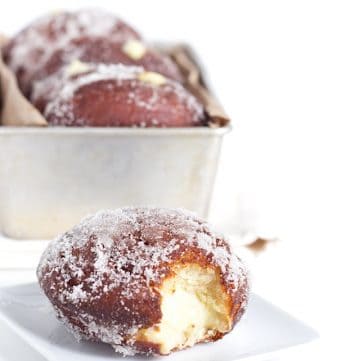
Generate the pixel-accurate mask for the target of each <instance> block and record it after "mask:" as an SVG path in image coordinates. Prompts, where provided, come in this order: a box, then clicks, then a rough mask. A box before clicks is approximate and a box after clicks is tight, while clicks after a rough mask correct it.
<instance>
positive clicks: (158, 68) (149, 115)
mask: <svg viewBox="0 0 360 361" xmlns="http://www.w3.org/2000/svg"><path fill="white" fill-rule="evenodd" d="M3 55H4V60H5V62H6V63H7V65H8V66H9V67H10V68H11V69H12V70H13V71H14V73H15V75H16V77H17V79H18V84H19V87H20V89H21V90H22V92H23V93H24V95H25V96H26V97H27V98H28V99H29V100H30V101H31V102H32V103H33V104H34V105H35V106H36V107H37V108H38V109H39V110H40V112H42V114H43V115H44V116H45V118H46V119H47V121H48V123H49V124H50V125H62V126H135V127H186V126H201V125H206V116H205V112H204V108H203V106H202V104H201V103H200V102H199V100H198V99H196V98H195V97H194V95H192V94H191V93H190V92H189V91H188V90H187V89H186V88H185V87H184V84H183V77H182V74H181V72H180V70H179V68H178V67H177V65H176V64H175V63H174V62H173V60H172V59H171V58H170V57H169V56H168V55H166V54H164V53H161V52H159V51H157V50H155V49H153V48H151V47H149V46H148V45H146V43H145V42H144V41H143V40H142V37H141V36H140V35H139V33H138V32H137V31H136V30H134V29H133V28H132V27H131V26H129V25H128V24H126V23H125V22H123V21H122V20H121V19H119V18H118V17H116V16H114V15H112V14H109V13H106V12H103V11H99V10H98V9H96V10H92V9H89V10H79V11H76V12H59V13H54V14H51V15H47V16H44V17H42V18H40V19H38V20H36V21H35V22H33V23H31V24H30V25H29V26H27V27H26V28H24V29H23V30H22V31H20V32H19V33H18V34H17V35H16V36H14V37H13V38H12V39H11V40H10V41H9V43H8V44H7V45H6V46H5V48H4V49H3Z"/></svg>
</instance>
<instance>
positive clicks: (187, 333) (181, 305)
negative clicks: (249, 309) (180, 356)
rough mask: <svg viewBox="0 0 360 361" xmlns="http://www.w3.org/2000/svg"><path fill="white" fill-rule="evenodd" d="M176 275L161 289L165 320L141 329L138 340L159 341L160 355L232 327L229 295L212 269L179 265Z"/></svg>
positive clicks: (157, 342)
mask: <svg viewBox="0 0 360 361" xmlns="http://www.w3.org/2000/svg"><path fill="white" fill-rule="evenodd" d="M174 271H175V276H173V277H171V278H169V279H166V280H165V281H164V283H163V284H162V286H161V288H160V290H159V291H160V294H161V296H162V303H161V312H162V319H161V321H160V323H159V324H157V325H155V326H152V327H150V328H148V329H143V330H140V332H139V333H138V336H137V339H138V340H139V341H147V342H151V343H155V344H158V345H159V347H160V353H161V354H168V353H170V352H171V351H172V350H173V349H182V348H185V347H189V346H193V345H194V344H195V343H197V342H200V341H204V340H207V339H208V338H211V336H213V335H214V334H215V333H216V332H217V331H219V332H227V331H229V330H230V329H231V325H232V322H231V319H230V316H229V312H228V305H227V300H228V296H227V295H226V294H225V292H224V291H223V289H222V287H221V284H220V280H219V276H218V274H217V273H216V271H215V270H214V269H212V268H202V267H200V266H199V265H197V264H190V265H185V266H184V265H182V266H177V267H176V268H175V269H174Z"/></svg>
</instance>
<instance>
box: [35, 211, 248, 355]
mask: <svg viewBox="0 0 360 361" xmlns="http://www.w3.org/2000/svg"><path fill="white" fill-rule="evenodd" d="M189 252H190V253H192V252H193V253H194V254H196V255H197V258H198V259H199V260H200V259H201V258H203V259H205V260H206V263H207V264H208V265H211V266H212V267H215V268H216V269H218V270H219V272H220V275H221V278H222V280H223V282H224V286H225V289H226V290H227V292H228V293H229V294H230V295H231V297H233V299H234V300H237V302H238V303H239V304H240V308H237V311H236V312H238V313H239V314H240V313H242V312H243V311H244V307H245V305H246V297H247V292H246V288H247V273H246V270H245V268H244V266H243V263H242V262H241V260H240V259H239V258H238V257H237V256H236V255H235V254H233V253H232V251H231V249H230V247H229V245H228V243H227V242H226V240H224V238H223V236H221V235H219V234H217V233H216V232H214V231H213V230H212V229H211V227H210V226H209V225H208V224H207V223H206V222H204V221H203V220H201V219H199V218H198V217H196V216H195V215H194V214H193V213H191V212H188V211H184V210H179V209H163V208H122V209H117V210H112V211H101V212H98V213H96V214H95V215H93V216H89V217H87V218H85V219H84V220H83V221H81V222H80V223H79V224H78V225H77V226H75V227H74V228H73V229H72V230H70V231H69V232H66V233H65V234H63V235H61V236H59V237H58V238H56V239H55V240H54V241H52V242H51V243H50V244H49V246H48V247H47V249H46V250H45V252H44V254H43V255H42V258H41V260H40V263H39V266H38V270H37V275H38V278H39V282H40V285H41V287H42V288H43V289H44V291H45V293H46V294H47V296H48V297H49V299H50V300H51V302H52V303H53V304H54V305H55V309H56V310H57V313H58V316H59V318H60V319H61V320H63V321H64V322H65V323H66V325H67V326H68V328H70V329H71V330H72V332H73V333H75V334H76V335H77V336H78V337H79V336H80V337H85V338H88V339H95V340H101V341H103V342H106V343H110V344H112V345H114V347H116V348H117V350H118V351H120V352H122V351H124V352H125V353H129V352H130V353H134V352H137V349H136V345H135V339H134V338H133V336H134V335H135V334H136V332H137V331H138V330H139V329H141V328H143V327H149V326H151V325H153V324H156V323H157V322H159V320H160V318H161V311H160V309H159V294H158V292H157V287H159V285H160V284H161V282H162V280H163V279H164V278H165V277H167V276H168V275H169V272H171V266H172V265H173V264H175V263H176V262H179V261H181V260H185V259H187V257H188V254H189ZM199 262H200V261H199ZM240 291H241V292H240ZM114 295H115V296H116V297H115V299H116V307H114V305H113V304H112V303H111V302H110V301H109V300H112V299H113V298H114V297H113V296H114ZM243 297H245V299H244V298H243ZM89 305H90V306H89ZM104 305H105V306H104ZM104 307H106V308H104ZM144 307H145V308H144ZM74 310H76V312H75V313H74ZM123 347H125V348H124V349H123Z"/></svg>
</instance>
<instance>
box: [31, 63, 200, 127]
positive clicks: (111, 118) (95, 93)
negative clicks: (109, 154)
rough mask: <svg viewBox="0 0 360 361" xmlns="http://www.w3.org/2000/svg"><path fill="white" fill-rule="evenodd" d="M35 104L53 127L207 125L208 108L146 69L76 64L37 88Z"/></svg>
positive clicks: (157, 74)
mask: <svg viewBox="0 0 360 361" xmlns="http://www.w3.org/2000/svg"><path fill="white" fill-rule="evenodd" d="M31 100H32V102H33V104H34V105H35V106H36V107H37V108H38V109H39V110H40V111H41V112H43V114H44V116H45V118H46V119H47V121H48V123H49V124H50V125H61V126H92V127H96V126H99V127H100V126H101V127H109V126H113V127H114V126H119V127H121V126H123V127H187V126H201V125H206V115H205V112H204V108H203V106H202V104H201V103H200V102H199V101H198V100H197V99H196V98H195V97H194V96H193V95H192V94H191V93H190V92H189V91H187V90H186V89H185V88H184V87H183V86H182V85H181V84H180V83H178V82H175V81H173V80H171V79H168V78H165V77H164V76H163V75H161V74H159V73H155V72H148V71H145V70H144V69H143V68H142V67H135V66H125V65H122V64H116V65H115V64H111V65H109V64H108V65H105V64H86V63H81V62H78V61H75V62H74V63H72V64H70V65H69V66H68V67H66V69H64V70H63V71H61V72H58V73H56V74H54V77H49V78H46V79H44V80H43V81H39V82H37V83H36V84H35V86H34V91H33V95H32V98H31Z"/></svg>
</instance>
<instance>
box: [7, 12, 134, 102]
mask: <svg viewBox="0 0 360 361" xmlns="http://www.w3.org/2000/svg"><path fill="white" fill-rule="evenodd" d="M82 36H103V37H111V38H112V40H113V41H114V42H119V43H123V42H124V41H126V40H128V39H140V35H139V34H138V33H137V32H136V31H135V30H134V29H133V28H131V27H130V26H129V25H127V24H126V23H124V22H123V21H122V20H120V19H119V18H118V17H116V16H115V15H112V14H109V13H107V12H104V11H102V10H99V9H83V10H79V11H75V12H68V11H63V12H58V13H53V14H48V15H45V16H43V17H41V18H39V19H38V20H36V21H34V22H32V23H31V24H30V25H28V26H27V27H26V28H24V29H23V30H22V31H20V32H19V33H18V34H17V35H15V36H14V37H13V38H12V39H11V40H10V42H9V43H8V44H7V46H6V47H5V48H4V51H3V53H4V58H5V62H6V63H7V64H8V65H9V67H10V68H11V69H12V70H13V71H14V72H15V74H16V76H17V78H18V82H19V86H20V88H21V90H22V91H23V92H24V94H26V95H28V94H29V91H30V89H31V82H32V79H33V76H34V74H36V73H38V72H39V70H40V69H41V68H43V67H44V65H45V64H46V62H47V60H48V59H49V57H50V56H51V55H52V54H53V52H54V51H56V50H57V49H63V48H66V46H67V44H68V43H69V42H70V41H71V40H72V39H75V38H79V37H82Z"/></svg>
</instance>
